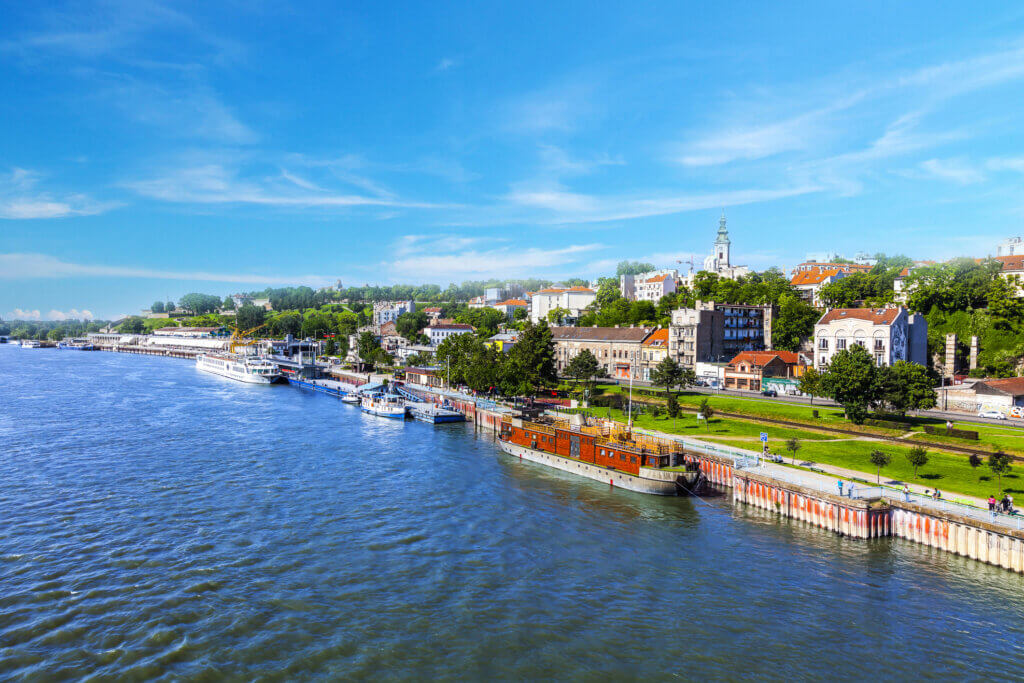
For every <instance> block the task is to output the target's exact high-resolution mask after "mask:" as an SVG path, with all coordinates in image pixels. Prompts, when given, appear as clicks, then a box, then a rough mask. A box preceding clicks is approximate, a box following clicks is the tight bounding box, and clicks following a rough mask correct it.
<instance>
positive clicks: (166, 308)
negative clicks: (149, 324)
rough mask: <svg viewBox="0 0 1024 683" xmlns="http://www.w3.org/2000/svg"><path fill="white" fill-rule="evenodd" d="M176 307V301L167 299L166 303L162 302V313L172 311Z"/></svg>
mask: <svg viewBox="0 0 1024 683" xmlns="http://www.w3.org/2000/svg"><path fill="white" fill-rule="evenodd" d="M177 307H178V305H177V304H176V303H174V302H173V301H168V302H167V303H165V304H164V313H174V309H176V308H177Z"/></svg>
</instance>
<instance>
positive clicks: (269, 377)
mask: <svg viewBox="0 0 1024 683" xmlns="http://www.w3.org/2000/svg"><path fill="white" fill-rule="evenodd" d="M196 367H197V368H199V369H200V370H202V371H203V372H212V373H213V374H215V375H220V376H221V377H228V378H230V379H233V380H237V381H239V382H246V383H247V384H273V383H274V382H276V381H278V380H279V379H281V373H280V371H279V370H278V368H277V366H276V365H274V364H273V363H271V362H270V361H269V360H266V359H265V358H259V357H257V356H245V355H242V354H239V353H204V354H202V355H200V356H197V357H196Z"/></svg>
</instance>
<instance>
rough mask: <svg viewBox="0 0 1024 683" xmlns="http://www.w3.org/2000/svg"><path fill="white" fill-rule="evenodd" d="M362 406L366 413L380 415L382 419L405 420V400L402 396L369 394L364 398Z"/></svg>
mask: <svg viewBox="0 0 1024 683" xmlns="http://www.w3.org/2000/svg"><path fill="white" fill-rule="evenodd" d="M361 405H362V409H363V412H364V413H370V414H371V415H379V416H380V417H393V418H398V419H400V420H402V419H405V399H404V398H402V397H401V396H393V395H391V394H369V395H367V396H363V401H362V404H361Z"/></svg>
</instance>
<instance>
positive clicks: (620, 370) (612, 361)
mask: <svg viewBox="0 0 1024 683" xmlns="http://www.w3.org/2000/svg"><path fill="white" fill-rule="evenodd" d="M655 329H656V328H653V327H552V328H551V336H552V339H554V342H555V369H556V370H557V371H558V374H560V375H561V374H564V372H565V368H566V367H567V366H568V365H569V362H570V361H571V360H572V359H573V358H575V357H576V355H577V354H579V353H581V352H582V351H583V350H584V349H586V350H588V351H590V352H591V353H592V354H594V357H595V358H597V362H598V363H600V364H601V366H602V367H604V369H605V371H606V372H607V373H608V376H609V377H615V378H617V379H629V378H630V377H631V376H632V378H633V379H635V380H639V379H643V376H642V374H641V366H642V358H643V355H642V352H643V350H644V346H643V343H644V340H645V339H647V338H648V337H649V336H650V335H651V333H652V332H654V331H655Z"/></svg>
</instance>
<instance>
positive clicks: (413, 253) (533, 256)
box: [381, 235, 603, 283]
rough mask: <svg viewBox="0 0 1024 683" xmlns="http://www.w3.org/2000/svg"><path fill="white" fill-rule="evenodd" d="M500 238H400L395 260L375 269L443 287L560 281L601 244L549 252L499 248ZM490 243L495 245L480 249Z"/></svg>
mask: <svg viewBox="0 0 1024 683" xmlns="http://www.w3.org/2000/svg"><path fill="white" fill-rule="evenodd" d="M506 241H507V240H504V239H502V238H497V239H494V240H491V239H488V238H476V237H459V236H451V235H449V236H441V239H440V240H437V241H435V240H433V239H431V238H429V237H428V236H423V235H407V236H405V237H403V238H402V239H401V240H400V241H399V243H398V245H397V249H396V257H397V258H395V260H393V261H390V262H387V263H383V264H381V266H382V267H383V268H384V269H386V270H387V271H389V272H394V273H400V274H401V277H403V278H421V279H424V280H426V281H428V282H438V283H446V282H452V281H457V280H460V279H474V278H492V277H499V278H504V277H530V276H537V275H549V276H563V275H567V274H569V273H572V272H578V270H579V268H580V265H579V264H580V259H581V258H582V257H583V256H584V255H586V254H588V253H591V252H593V251H594V250H597V249H602V248H603V245H601V244H573V245H569V246H565V247H557V248H552V249H541V248H536V247H533V248H526V249H524V248H522V247H521V246H513V245H505V244H504V242H506ZM488 243H496V244H495V246H485V245H486V244H488ZM474 247H475V248H474Z"/></svg>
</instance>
